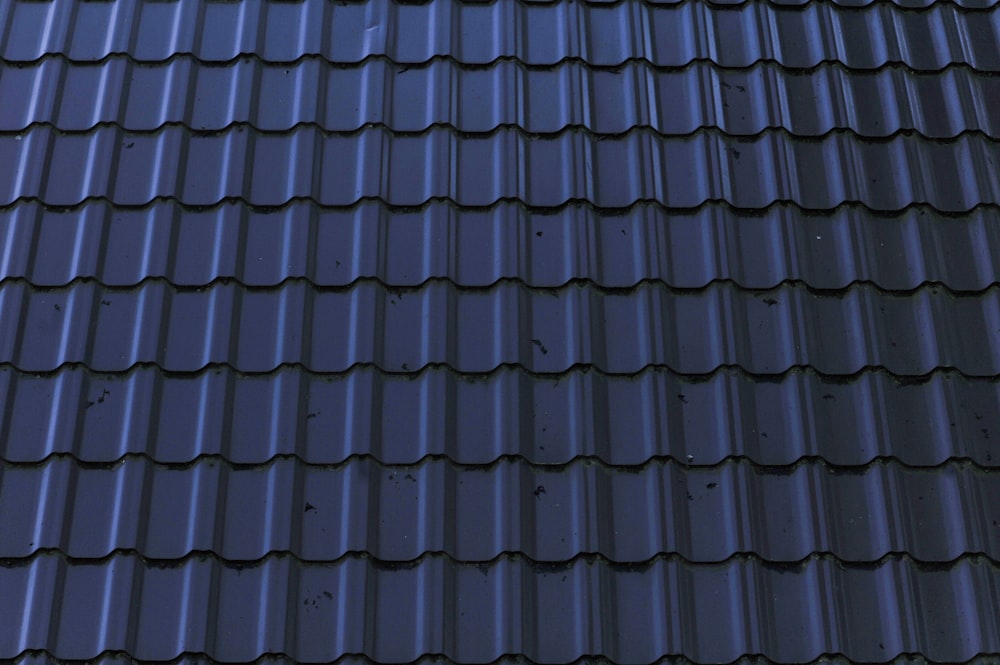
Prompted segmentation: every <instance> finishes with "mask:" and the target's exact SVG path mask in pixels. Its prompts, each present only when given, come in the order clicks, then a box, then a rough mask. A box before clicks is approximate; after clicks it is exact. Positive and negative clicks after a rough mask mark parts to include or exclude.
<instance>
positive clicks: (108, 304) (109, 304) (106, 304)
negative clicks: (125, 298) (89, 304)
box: [101, 298, 111, 307]
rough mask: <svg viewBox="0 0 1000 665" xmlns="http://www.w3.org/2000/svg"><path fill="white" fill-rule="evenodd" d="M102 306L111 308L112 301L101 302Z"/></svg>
mask: <svg viewBox="0 0 1000 665" xmlns="http://www.w3.org/2000/svg"><path fill="white" fill-rule="evenodd" d="M101 304H102V305H104V306H105V307H110V306H111V301H110V300H108V299H107V298H105V299H104V300H102V301H101Z"/></svg>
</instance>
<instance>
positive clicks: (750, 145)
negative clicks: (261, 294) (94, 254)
mask: <svg viewBox="0 0 1000 665" xmlns="http://www.w3.org/2000/svg"><path fill="white" fill-rule="evenodd" d="M998 145H1000V144H998V143H996V142H993V141H990V140H986V139H983V138H982V137H978V136H975V135H963V136H962V137H960V138H958V139H956V140H954V141H949V142H937V141H928V140H926V139H924V138H921V137H918V136H915V135H899V136H896V137H894V138H892V139H890V140H886V141H880V142H868V141H862V140H860V139H859V138H857V137H856V136H854V135H851V134H846V133H835V134H830V135H828V136H826V137H824V138H822V139H820V140H814V141H802V140H796V139H795V138H794V137H791V136H790V135H788V134H787V133H785V132H780V131H775V132H767V133H765V134H762V135H761V136H759V137H757V138H754V139H742V138H738V137H732V136H728V135H725V134H720V133H719V132H716V131H704V132H698V133H696V134H693V135H691V136H689V137H686V138H678V139H672V140H663V139H662V138H660V137H659V136H658V135H656V134H653V133H651V132H649V131H643V130H636V131H634V132H629V133H628V134H625V135H623V136H621V137H619V138H616V139H615V140H602V139H601V137H598V136H595V135H593V134H590V133H587V132H583V131H567V132H562V133H560V134H556V135H553V136H551V137H544V138H541V137H535V136H531V135H527V134H525V133H524V132H523V131H522V130H520V129H516V128H503V129H498V130H497V131H495V132H493V133H490V134H484V135H460V134H458V133H457V132H455V131H454V130H452V129H448V128H440V127H436V128H433V129H430V130H428V131H427V132H425V133H422V134H416V135H408V134H398V133H394V132H390V131H388V130H386V129H384V128H381V127H373V128H369V129H365V130H362V131H360V132H357V133H352V134H328V133H325V132H322V131H320V130H317V129H315V128H312V127H309V128H305V127H304V128H300V129H298V130H296V131H294V132H292V133H290V134H278V135H275V134H268V133H262V132H259V131H257V130H254V129H248V128H246V127H243V126H238V127H234V128H231V129H229V130H227V131H225V132H223V133H221V134H213V135H203V134H197V133H193V132H192V130H189V129H186V128H181V127H177V126H170V127H167V128H164V129H163V130H162V131H161V132H158V133H155V134H135V133H129V132H125V131H123V130H121V129H119V128H117V127H113V126H106V127H101V128H99V129H96V130H94V131H93V132H89V133H85V134H64V133H61V132H57V131H55V130H53V129H51V128H49V127H39V128H36V129H33V130H31V131H28V132H26V133H24V134H23V135H21V134H18V135H10V134H6V135H0V160H2V161H3V162H5V163H7V164H9V165H10V167H9V168H11V169H12V171H13V173H14V177H13V178H8V179H7V182H6V183H3V184H5V186H4V187H3V190H2V191H0V205H8V204H12V203H15V202H18V201H20V200H22V199H37V200H39V201H40V202H42V203H46V204H50V205H56V206H60V205H61V206H72V205H76V204H79V203H81V202H83V201H87V200H89V199H92V198H106V199H108V200H109V201H110V202H112V203H116V204H121V205H136V206H143V205H146V204H148V203H150V202H151V201H153V200H155V199H157V198H161V197H168V198H176V199H177V200H178V201H179V202H180V203H184V204H188V205H209V206H210V205H214V204H217V203H219V202H220V201H223V200H227V199H234V198H239V199H241V200H244V201H246V202H248V203H250V204H253V205H258V206H280V205H283V204H285V203H287V202H289V201H291V200H293V199H297V198H308V199H310V200H313V201H315V202H317V203H319V204H322V205H329V206H353V205H355V204H357V203H358V202H359V201H361V200H363V199H366V198H373V197H377V198H379V199H381V200H383V201H385V202H386V203H389V204H392V205H400V206H419V205H422V204H424V203H426V202H428V201H429V200H432V199H439V198H444V199H448V200H451V201H454V202H455V203H457V204H459V205H466V206H491V205H493V204H495V203H497V202H498V201H503V200H518V201H520V202H522V203H524V204H526V205H528V206H561V205H563V204H565V203H566V202H568V201H587V202H590V203H593V204H594V205H595V206H599V207H604V208H619V207H628V206H631V205H633V204H635V203H637V202H642V201H656V202H659V203H662V204H663V205H664V206H668V207H674V208H696V207H698V206H701V205H703V204H704V203H706V202H708V201H725V202H728V203H730V204H732V205H733V206H735V207H740V208H764V207H767V206H770V205H772V204H773V203H775V202H792V203H796V204H798V205H800V206H802V207H804V208H809V209H820V210H827V209H832V208H836V207H838V206H840V205H842V204H844V203H852V202H858V203H862V204H864V205H865V206H867V207H869V208H872V209H874V210H880V211H897V210H902V209H905V208H907V207H909V206H910V205H912V204H915V203H927V204H929V205H931V206H933V207H934V208H936V209H937V210H940V211H942V212H965V211H969V210H971V209H973V208H976V207H977V206H980V205H984V204H991V205H997V204H1000V161H998V160H997V159H996V157H997V155H998V154H1000V150H998ZM154 163H155V164H156V165H157V168H155V169H150V168H148V165H149V164H154ZM318 173H322V174H323V177H322V178H320V177H317V174H318ZM968 174H975V177H969V175H968Z"/></svg>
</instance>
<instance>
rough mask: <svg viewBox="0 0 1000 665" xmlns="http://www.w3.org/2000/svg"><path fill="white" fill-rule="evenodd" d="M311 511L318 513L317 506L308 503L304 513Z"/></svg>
mask: <svg viewBox="0 0 1000 665" xmlns="http://www.w3.org/2000/svg"><path fill="white" fill-rule="evenodd" d="M309 511H312V512H316V506H314V505H312V504H311V503H309V502H308V501H306V509H305V510H304V511H303V512H306V513H308V512H309Z"/></svg>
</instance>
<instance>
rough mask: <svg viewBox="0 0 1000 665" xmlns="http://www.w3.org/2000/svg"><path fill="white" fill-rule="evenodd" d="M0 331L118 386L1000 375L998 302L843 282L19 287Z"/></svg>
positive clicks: (999, 295)
mask: <svg viewBox="0 0 1000 665" xmlns="http://www.w3.org/2000/svg"><path fill="white" fill-rule="evenodd" d="M0 318H2V319H5V320H11V321H17V322H18V323H19V325H17V326H9V327H6V328H4V329H2V330H0V362H9V363H10V364H11V365H13V366H14V367H16V368H18V369H20V370H22V371H36V372H48V371H53V370H56V369H58V368H59V367H60V366H62V365H63V364H65V363H82V364H84V365H86V366H87V367H89V368H91V369H94V370H96V371H118V372H120V371H124V370H127V369H129V368H131V367H132V366H133V365H135V364H137V363H154V364H156V365H158V366H161V367H163V368H164V369H166V370H170V371H188V372H193V371H198V370H202V369H204V368H206V367H207V366H210V365H214V364H220V363H221V364H228V365H230V366H232V367H233V368H234V369H237V370H241V371H248V372H269V371H271V370H273V369H275V368H277V367H280V366H282V365H285V364H299V363H301V364H302V365H304V366H305V367H307V368H308V369H310V370H313V371H316V372H344V371H347V370H350V369H351V368H352V367H354V366H355V365H358V364H368V363H372V364H374V365H375V366H377V367H380V368H382V369H386V370H390V371H397V372H411V371H416V370H419V369H421V368H423V367H424V366H427V365H434V364H444V365H447V366H449V367H452V368H455V369H456V370H458V371H461V372H478V373H489V372H492V371H494V370H496V369H497V368H498V367H501V366H506V365H520V366H523V367H524V368H526V369H528V370H530V371H533V372H542V373H562V372H565V371H566V370H568V369H570V368H573V367H576V366H578V365H593V366H594V367H596V368H599V369H602V370H604V371H606V372H609V373H614V374H633V373H635V372H639V371H641V370H643V369H644V368H646V367H649V366H667V367H670V368H672V369H673V370H675V371H677V372H679V373H690V374H708V373H711V372H714V371H715V370H717V369H718V368H719V367H721V366H728V365H738V366H740V367H743V368H745V369H746V370H748V371H749V372H753V373H761V374H780V373H784V372H785V371H787V370H788V369H790V368H793V367H799V366H812V367H815V368H816V369H817V371H819V372H821V373H824V374H839V375H851V374H854V373H856V372H858V371H861V370H863V369H865V368H867V367H885V368H886V369H888V370H889V371H891V372H893V373H896V374H902V375H917V376H922V375H925V374H927V373H928V372H931V371H933V370H935V369H937V368H944V367H954V368H956V369H958V370H959V371H961V372H963V373H965V374H968V375H974V376H984V377H992V376H995V375H997V374H998V373H1000V355H998V353H992V354H991V353H989V352H988V351H987V350H990V349H993V350H994V351H995V350H996V349H997V348H998V344H997V342H998V341H1000V289H997V288H993V289H989V290H987V291H985V292H984V293H983V294H982V295H979V296H977V297H955V296H954V295H952V294H950V293H948V292H947V291H946V290H944V289H938V288H935V287H929V288H922V289H918V290H917V291H915V292H914V293H913V294H911V295H907V296H893V295H889V294H885V293H883V292H880V291H878V290H877V289H874V288H872V287H869V286H855V287H851V288H849V289H847V290H845V291H844V292H842V293H837V294H835V295H823V296H820V295H816V294H814V293H811V292H810V291H809V290H808V289H806V288H805V287H801V286H782V287H779V288H778V289H773V290H770V291H765V292H749V291H745V290H743V289H740V288H737V287H733V286H732V285H730V284H723V285H712V286H710V287H709V288H707V289H705V290H701V291H696V292H671V291H670V290H669V289H667V288H666V287H664V286H663V285H662V284H655V285H654V284H642V285H640V286H639V287H636V288H635V289H632V290H627V291H621V292H617V291H602V290H597V289H594V288H590V287H585V286H577V285H573V286H569V287H565V288H563V289H554V290H539V289H529V288H526V287H524V286H521V285H518V284H512V283H500V284H499V285H498V286H496V287H493V288H492V289H490V290H462V289H456V288H455V287H454V286H451V285H450V284H448V283H443V282H430V283H428V284H427V285H425V286H424V287H422V288H420V289H416V290H401V289H394V288H390V287H385V286H382V285H381V284H378V283H373V282H360V283H358V284H356V285H354V287H353V288H352V289H349V290H319V289H316V288H313V287H311V286H309V285H307V284H305V283H303V282H301V281H296V282H289V283H288V284H286V285H285V286H284V287H282V288H280V289H268V290H256V289H255V290H248V289H245V288H241V287H239V286H236V285H234V284H224V283H219V284H216V285H214V286H211V287H209V288H206V289H204V290H202V291H198V290H194V289H187V288H185V289H178V288H176V287H173V286H171V285H169V284H167V283H165V282H162V281H158V280H152V281H149V282H145V283H144V284H143V285H142V286H139V287H137V288H134V289H117V288H116V289H106V288H103V287H100V286H98V285H96V284H94V283H92V282H82V283H80V284H78V285H74V286H72V287H70V288H60V289H42V290H38V289H35V288H32V287H30V286H28V285H26V284H24V283H23V282H14V283H8V284H6V285H4V286H3V287H2V288H0ZM567 330H569V331H572V333H571V334H569V335H567V334H566V331H567ZM149 331H156V333H155V334H150V332H149Z"/></svg>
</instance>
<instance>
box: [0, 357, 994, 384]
mask: <svg viewBox="0 0 1000 665" xmlns="http://www.w3.org/2000/svg"><path fill="white" fill-rule="evenodd" d="M142 369H152V370H156V371H157V372H158V373H160V374H161V375H163V376H168V377H174V378H194V377H199V376H203V375H205V374H208V373H209V372H213V371H214V372H218V373H221V372H222V371H223V370H225V371H228V372H231V373H233V374H235V375H236V376H239V377H241V378H253V377H264V376H274V375H276V374H278V373H279V372H283V371H303V372H306V373H308V374H310V375H312V376H317V377H344V376H349V375H350V374H353V373H355V372H358V371H364V370H371V371H375V372H378V373H379V374H380V375H381V376H385V377H397V378H400V379H407V380H411V381H412V380H415V379H416V378H418V377H419V376H420V375H422V374H425V373H430V372H432V371H446V372H448V373H449V374H451V375H453V376H456V377H459V378H463V379H466V380H469V381H481V380H488V379H490V378H492V377H494V376H496V375H498V374H500V373H501V372H505V371H517V372H521V373H522V374H524V375H525V376H528V377H530V378H533V379H538V380H546V379H547V380H556V381H558V380H561V379H562V378H564V377H566V376H568V375H570V374H576V373H582V374H586V373H589V372H593V373H594V374H597V375H599V376H603V377H608V378H621V379H634V378H637V377H639V376H642V375H644V374H647V373H653V372H665V373H668V374H671V375H673V376H676V377H678V378H680V379H683V380H687V381H689V382H691V383H704V382H706V381H711V380H712V379H713V378H714V377H715V376H717V375H719V374H723V373H726V372H730V373H734V374H738V375H740V376H743V377H746V378H748V379H750V380H752V381H757V382H768V383H781V382H782V381H784V380H786V379H787V378H788V377H789V376H791V375H793V374H811V375H813V376H816V377H817V378H818V379H819V380H821V381H824V382H827V383H833V384H840V385H846V384H850V383H854V382H857V381H859V380H860V379H861V378H862V377H864V376H866V375H870V374H883V375H885V376H887V377H889V378H891V379H893V380H895V381H896V382H897V383H898V384H899V385H901V386H907V385H921V384H925V383H928V382H930V381H931V380H932V379H933V378H934V377H935V376H939V375H951V376H957V377H959V378H960V379H962V380H964V381H969V382H984V383H1000V374H969V373H967V372H964V371H962V370H960V369H958V368H956V367H952V366H950V365H938V366H937V367H934V368H932V369H931V370H929V371H927V372H924V373H923V374H897V373H896V372H893V371H892V370H890V369H888V368H887V367H885V366H883V365H865V366H864V367H861V368H860V369H858V370H857V371H855V372H851V373H850V374H829V373H825V372H821V371H819V370H817V369H816V368H815V367H813V366H812V365H808V364H806V365H801V364H800V365H792V366H790V367H787V368H785V369H784V370H782V371H781V372H773V373H762V372H752V371H750V370H748V369H747V368H745V367H743V366H741V365H738V364H732V363H730V364H720V365H718V366H717V367H715V368H713V369H712V370H711V371H708V372H701V373H690V372H680V371H677V370H676V369H674V368H672V367H670V366H669V365H665V364H658V363H647V364H646V365H644V366H642V367H640V368H639V369H637V370H635V371H634V372H609V371H607V370H604V369H601V368H600V367H597V366H595V365H594V364H592V363H581V362H577V363H573V364H572V365H570V366H569V367H567V368H566V369H564V370H560V371H556V372H539V371H535V370H531V369H528V368H527V367H525V366H524V365H523V364H522V363H501V364H500V365H497V366H496V367H494V368H493V369H490V370H487V371H466V370H459V369H456V368H455V367H452V366H451V365H450V364H448V363H445V362H429V363H426V364H424V365H421V366H420V367H415V368H411V369H409V370H405V371H404V370H399V371H396V370H390V369H386V368H384V367H380V366H379V365H378V364H376V363H374V362H355V363H353V364H352V365H351V366H349V367H347V368H345V369H342V370H336V371H317V370H313V369H310V368H309V367H307V366H306V365H305V364H303V363H300V362H284V363H280V364H278V365H275V366H274V367H272V368H271V369H269V370H262V371H247V370H241V369H239V368H238V367H235V366H234V365H232V364H231V363H228V362H210V363H206V364H205V365H204V366H202V367H200V368H198V369H194V370H170V369H166V368H164V367H162V366H160V365H159V364H158V363H155V362H148V361H141V362H135V363H133V364H132V365H130V366H129V367H127V368H125V369H121V370H99V369H95V368H93V367H90V366H89V365H87V364H86V363H85V362H80V361H67V362H63V363H60V364H59V365H58V366H56V367H54V368H52V369H47V370H26V369H23V368H20V367H18V366H17V365H16V364H14V363H13V362H11V361H9V360H4V361H0V372H5V371H8V370H12V371H14V372H17V373H18V374H20V375H27V376H32V377H48V378H51V377H55V376H57V375H59V374H60V373H62V372H64V371H76V370H82V371H86V372H87V373H88V374H90V375H100V376H107V377H124V376H127V375H129V374H132V373H133V372H135V371H138V370H142Z"/></svg>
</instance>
